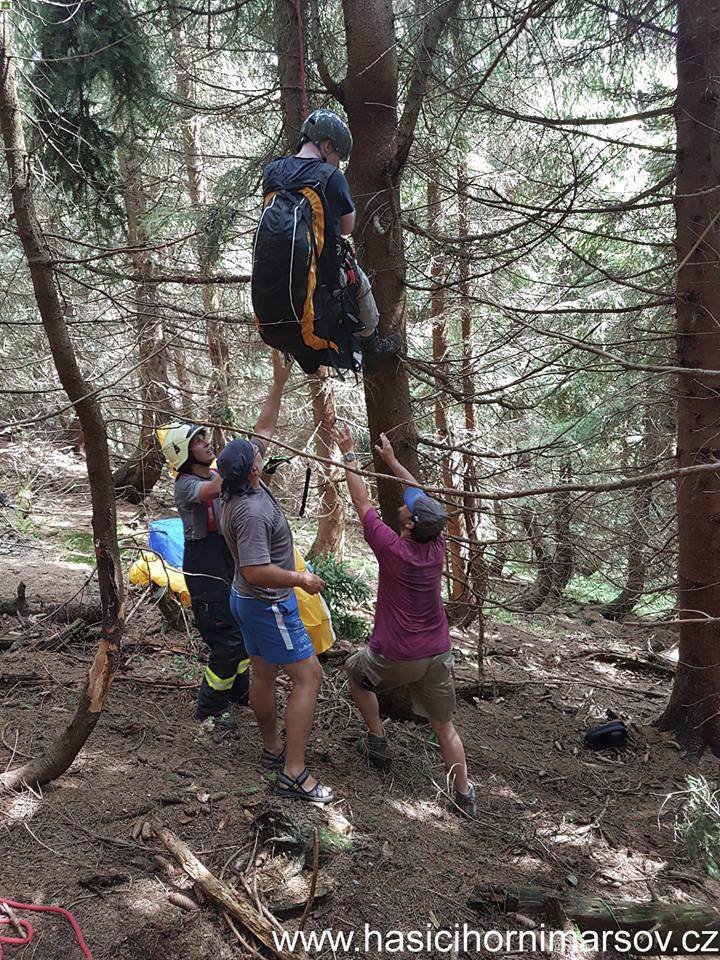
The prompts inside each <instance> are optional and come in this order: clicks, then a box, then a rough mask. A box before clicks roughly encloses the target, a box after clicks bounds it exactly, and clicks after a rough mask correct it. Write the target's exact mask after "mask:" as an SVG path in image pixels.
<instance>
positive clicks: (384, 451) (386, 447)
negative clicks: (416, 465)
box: [375, 433, 420, 487]
mask: <svg viewBox="0 0 720 960" xmlns="http://www.w3.org/2000/svg"><path fill="white" fill-rule="evenodd" d="M375 449H376V450H377V452H378V454H379V455H380V457H381V459H382V461H383V463H385V464H387V466H388V467H389V468H390V469H391V470H392V472H393V473H394V474H395V476H396V477H397V478H398V480H402V482H403V483H404V484H405V486H406V487H419V486H420V484H419V483H418V482H417V480H416V479H415V477H414V476H413V475H412V474H411V473H410V471H409V470H406V469H405V467H404V466H403V465H402V464H401V463H400V461H399V460H398V458H397V457H396V456H395V451H394V450H393V446H392V444H391V443H390V441H389V440H388V438H387V437H386V436H385V434H384V433H381V434H380V443H376V444H375Z"/></svg>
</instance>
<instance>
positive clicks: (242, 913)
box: [155, 825, 306, 960]
mask: <svg viewBox="0 0 720 960" xmlns="http://www.w3.org/2000/svg"><path fill="white" fill-rule="evenodd" d="M155 832H156V833H157V835H158V837H159V838H160V840H161V841H162V842H163V844H164V845H165V846H166V847H167V849H168V850H169V851H170V853H172V854H173V856H174V857H176V858H177V859H178V861H179V862H180V864H181V866H182V868H183V870H184V871H185V872H186V873H187V874H188V876H190V877H192V879H193V880H195V881H196V882H197V883H198V884H199V885H200V887H201V888H202V889H203V891H204V892H205V893H206V894H207V895H208V897H210V899H211V900H214V901H215V903H217V904H219V906H220V907H221V908H222V910H224V911H226V912H227V913H228V914H230V916H232V917H234V918H235V919H236V920H239V921H240V923H242V924H243V926H244V927H246V928H247V929H248V930H249V931H250V932H251V933H252V934H253V936H255V937H257V939H258V940H259V941H260V942H261V943H262V944H263V945H264V946H266V947H267V948H268V950H270V951H271V952H272V953H273V954H274V955H275V956H276V957H278V958H279V960H291V958H296V957H305V956H306V955H305V954H304V953H303V952H301V951H294V952H292V953H291V952H290V951H288V950H282V949H278V947H277V946H276V945H275V939H274V937H273V929H272V927H271V925H270V924H269V923H268V921H267V920H266V919H265V918H264V917H263V916H261V914H260V913H258V911H257V910H255V908H254V907H251V906H250V904H248V903H246V902H245V901H244V900H240V899H239V897H238V895H237V892H236V891H235V890H233V889H232V888H231V887H229V886H228V885H227V884H226V883H224V882H223V881H222V880H218V878H217V877H216V876H215V875H214V874H212V873H211V872H210V871H209V870H208V869H207V867H206V866H205V865H204V864H203V863H201V861H200V860H198V858H197V857H196V856H195V854H194V853H193V852H192V850H191V849H190V848H189V847H188V846H187V844H185V843H183V841H182V840H180V838H179V837H177V836H175V834H174V833H173V832H172V831H171V830H168V829H167V827H162V826H159V825H157V826H156V827H155Z"/></svg>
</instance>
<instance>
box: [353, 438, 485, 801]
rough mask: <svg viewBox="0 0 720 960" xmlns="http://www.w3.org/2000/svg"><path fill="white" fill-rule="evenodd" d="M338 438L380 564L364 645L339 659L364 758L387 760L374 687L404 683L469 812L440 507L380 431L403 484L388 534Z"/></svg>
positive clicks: (383, 449) (383, 450) (383, 451)
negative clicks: (362, 730)
mask: <svg viewBox="0 0 720 960" xmlns="http://www.w3.org/2000/svg"><path fill="white" fill-rule="evenodd" d="M337 441H338V445H339V447H340V452H341V453H342V457H343V462H344V464H345V474H346V478H347V485H348V490H349V492H350V497H351V498H352V502H353V506H354V507H355V509H356V511H357V514H358V516H359V518H360V521H361V523H362V526H363V534H364V536H365V540H366V541H367V543H368V544H369V545H370V547H371V549H372V551H373V553H374V554H375V556H376V558H377V561H378V565H379V568H380V569H379V575H378V592H377V604H376V607H375V623H374V626H373V632H372V635H371V637H370V646H369V647H366V648H365V649H363V650H361V651H359V653H356V654H355V655H354V656H352V657H350V659H349V660H348V661H347V663H346V665H345V668H346V670H347V673H348V677H349V679H350V693H351V694H352V697H353V700H354V701H355V704H356V706H357V708H358V710H359V711H360V713H361V714H362V716H363V720H364V721H365V723H366V724H367V727H368V735H367V743H366V752H367V756H368V759H369V760H370V762H371V763H372V764H374V765H375V766H376V767H380V768H381V769H387V768H388V767H389V766H390V762H391V758H390V750H389V747H388V742H387V738H386V736H385V731H384V729H383V725H382V722H381V720H380V711H379V708H378V700H377V696H376V694H377V693H381V692H383V691H386V690H392V689H394V688H395V687H404V686H407V687H409V689H410V693H411V695H412V698H413V703H414V709H415V711H416V713H418V714H419V715H421V716H426V717H428V719H429V720H430V724H431V726H432V728H433V730H434V731H435V734H436V736H437V738H438V742H439V744H440V750H441V751H442V756H443V760H444V762H445V768H446V770H447V772H448V776H449V777H450V779H451V780H452V781H453V783H454V802H455V806H456V808H457V809H459V810H460V811H461V812H462V813H464V814H467V815H468V816H471V817H474V816H476V812H477V809H476V800H475V787H474V786H473V785H472V784H471V783H470V782H469V781H468V778H467V767H466V763H465V750H464V748H463V744H462V740H461V739H460V737H459V735H458V732H457V730H456V729H455V726H454V724H453V722H452V717H453V713H454V712H455V684H454V681H453V674H452V667H453V655H452V650H451V644H450V630H449V628H448V622H447V617H446V616H445V609H444V607H443V602H442V592H441V585H442V574H443V562H444V556H445V539H444V537H443V535H442V532H443V529H444V527H445V524H446V522H447V514H446V513H445V510H444V509H443V507H442V505H441V504H440V503H438V502H437V500H433V499H431V498H430V497H428V496H427V494H425V493H423V491H422V490H420V489H419V488H418V484H417V481H416V480H415V478H414V477H413V476H412V474H410V473H409V472H408V471H407V470H406V469H405V467H403V466H402V464H401V463H399V461H398V460H397V458H396V457H395V451H394V450H393V448H392V445H391V444H390V442H389V441H388V439H387V437H386V436H385V434H384V433H381V434H380V443H379V444H378V445H377V446H376V448H375V449H376V450H377V451H378V453H379V454H380V456H381V457H382V459H383V461H384V462H385V463H386V464H387V466H388V467H389V469H390V470H391V471H392V472H393V473H394V474H395V476H396V477H398V479H400V480H402V482H403V484H404V485H405V492H404V503H403V506H402V507H401V508H400V510H399V514H398V518H399V526H400V533H399V534H398V533H395V531H394V530H393V529H392V528H391V527H388V526H387V524H385V523H383V522H382V520H381V519H380V517H379V515H378V513H377V511H376V510H375V509H374V507H372V506H371V504H370V499H369V497H368V492H367V488H366V486H365V483H364V481H363V479H362V477H361V476H360V474H359V473H358V472H357V461H356V459H355V453H354V451H353V439H352V435H351V433H350V431H349V430H348V428H347V427H340V428H338V430H337Z"/></svg>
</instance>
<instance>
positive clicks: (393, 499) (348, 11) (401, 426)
mask: <svg viewBox="0 0 720 960" xmlns="http://www.w3.org/2000/svg"><path fill="white" fill-rule="evenodd" d="M343 13H344V18H345V34H346V38H347V54H348V72H347V77H346V79H345V81H344V83H343V93H344V101H345V107H346V109H347V114H348V119H349V121H350V127H351V129H352V133H353V140H354V147H353V153H352V157H351V160H350V164H349V166H348V171H347V175H348V180H349V182H350V186H351V189H352V193H353V197H354V199H355V203H356V204H357V222H356V225H355V231H354V237H355V241H356V244H357V250H358V258H359V261H360V265H361V266H362V268H363V269H364V270H365V272H366V273H367V274H368V276H369V277H370V279H371V280H372V282H373V293H374V296H375V300H376V302H377V305H378V309H379V311H380V326H379V332H380V335H381V336H387V335H388V334H389V333H396V334H399V335H400V337H401V340H402V342H403V348H404V346H405V250H404V245H403V235H402V227H401V224H400V196H399V188H398V187H399V175H398V176H396V177H395V179H392V178H391V176H390V174H389V169H390V166H391V164H392V163H393V162H394V160H395V157H396V153H397V149H398V141H397V126H398V114H397V100H398V63H397V38H396V36H395V26H394V23H393V15H392V8H391V5H390V3H389V2H388V0H367V2H365V3H358V2H357V0H343ZM363 382H364V387H365V404H366V407H367V415H368V426H369V428H370V437H371V439H372V441H373V443H374V442H375V441H376V440H377V439H378V436H379V435H380V433H383V432H384V433H387V435H388V437H389V438H390V440H391V441H392V444H393V446H394V448H395V452H396V454H397V457H398V459H399V460H400V462H401V463H402V464H403V465H404V466H405V467H406V468H407V469H408V470H409V471H410V472H411V473H412V474H413V475H414V476H415V477H418V479H420V464H419V461H418V455H417V432H416V430H415V426H414V424H413V411H412V406H411V403H410V386H409V381H408V375H407V369H406V367H405V365H404V364H403V363H401V362H400V361H399V360H398V359H397V358H395V357H392V358H389V359H385V360H382V361H381V362H380V363H378V364H377V365H375V366H373V367H372V368H368V369H366V370H365V373H364V377H363ZM376 467H377V469H378V471H379V472H381V473H386V472H387V471H386V470H385V469H384V466H383V464H382V462H381V461H380V460H379V459H377V460H376ZM378 498H379V501H380V511H381V513H382V517H383V520H384V521H385V522H386V523H388V524H390V525H391V526H393V527H397V522H398V520H397V508H398V507H399V506H400V504H401V503H402V486H401V484H399V483H395V482H393V481H392V480H379V481H378Z"/></svg>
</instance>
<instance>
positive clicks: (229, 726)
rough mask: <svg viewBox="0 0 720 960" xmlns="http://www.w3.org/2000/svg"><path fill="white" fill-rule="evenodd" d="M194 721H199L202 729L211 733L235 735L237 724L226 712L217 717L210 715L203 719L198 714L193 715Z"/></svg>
mask: <svg viewBox="0 0 720 960" xmlns="http://www.w3.org/2000/svg"><path fill="white" fill-rule="evenodd" d="M195 719H196V720H199V721H200V722H201V723H202V725H203V727H205V728H206V729H207V730H209V731H210V732H211V733H212V732H215V731H217V733H237V723H236V722H235V720H233V718H232V717H231V716H230V714H229V713H228V712H227V711H225V713H221V714H219V715H218V716H213V715H212V714H210V715H209V716H207V717H203V716H201V715H200V714H199V713H198V714H196V715H195Z"/></svg>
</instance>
